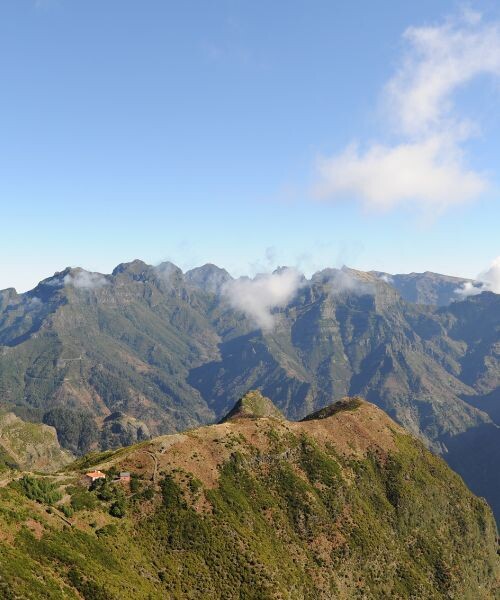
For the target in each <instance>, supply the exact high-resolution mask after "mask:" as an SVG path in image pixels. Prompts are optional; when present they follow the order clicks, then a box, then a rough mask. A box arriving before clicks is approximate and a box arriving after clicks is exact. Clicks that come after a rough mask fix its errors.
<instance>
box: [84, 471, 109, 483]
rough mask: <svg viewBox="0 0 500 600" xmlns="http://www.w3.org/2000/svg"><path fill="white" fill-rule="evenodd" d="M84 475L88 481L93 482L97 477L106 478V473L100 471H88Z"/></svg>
mask: <svg viewBox="0 0 500 600" xmlns="http://www.w3.org/2000/svg"><path fill="white" fill-rule="evenodd" d="M85 477H86V478H87V481H89V482H90V483H94V481H97V480H98V479H106V475H105V473H103V472H102V471H90V472H89V473H85Z"/></svg>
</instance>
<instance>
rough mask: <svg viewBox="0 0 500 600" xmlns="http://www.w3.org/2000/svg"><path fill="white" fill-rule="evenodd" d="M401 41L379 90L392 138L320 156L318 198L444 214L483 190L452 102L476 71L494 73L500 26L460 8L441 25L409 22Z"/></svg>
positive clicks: (465, 123)
mask: <svg viewBox="0 0 500 600" xmlns="http://www.w3.org/2000/svg"><path fill="white" fill-rule="evenodd" d="M403 40H404V43H405V48H406V49H405V53H404V56H403V58H402V60H401V63H400V67H399V69H398V70H397V72H396V73H395V75H394V76H393V77H392V78H391V80H390V81H389V82H388V83H387V84H386V86H385V88H384V92H383V106H384V109H385V112H386V113H387V115H388V121H389V123H390V124H391V125H392V129H393V132H394V133H395V134H396V139H397V142H396V143H389V144H388V143H381V142H375V143H369V144H367V145H365V146H363V147H360V146H359V145H355V144H352V145H350V146H349V147H348V148H346V149H345V150H343V151H342V152H340V153H339V154H337V155H335V156H331V157H323V158H321V159H320V160H319V163H318V173H319V182H318V184H317V193H318V195H319V196H320V197H323V198H325V199H336V198H340V197H352V198H359V199H361V201H362V202H363V203H364V205H365V206H366V207H367V208H370V209H375V210H387V209H391V208H394V207H396V206H399V205H404V204H416V205H418V206H420V207H423V208H424V209H426V210H428V211H443V210H445V209H447V208H449V207H451V206H453V205H456V204H460V203H463V202H466V201H469V200H472V199H475V198H477V197H478V196H480V195H481V193H482V192H483V191H484V190H485V189H486V187H487V184H488V182H487V179H486V177H485V176H484V174H483V173H480V172H477V171H474V170H473V169H471V168H469V167H467V164H466V160H465V155H464V143H465V142H466V141H467V140H469V139H470V138H471V137H472V136H473V135H474V134H475V133H476V132H477V130H478V125H477V124H476V123H474V122H473V121H471V120H469V119H467V118H466V117H464V116H462V115H461V114H460V112H459V111H458V110H457V108H456V106H455V103H454V102H453V99H454V96H455V94H456V92H457V91H459V90H460V89H461V88H462V87H464V86H465V85H466V84H468V83H470V82H471V81H472V80H474V79H476V78H477V77H479V76H481V75H489V76H492V77H494V78H498V77H500V24H499V23H498V22H493V23H484V22H483V20H482V17H481V15H480V14H479V13H475V12H471V11H465V12H462V13H461V14H460V16H459V17H457V18H453V19H448V20H446V21H445V22H444V23H443V24H441V25H436V26H428V27H410V28H409V29H407V30H406V31H405V33H404V36H403Z"/></svg>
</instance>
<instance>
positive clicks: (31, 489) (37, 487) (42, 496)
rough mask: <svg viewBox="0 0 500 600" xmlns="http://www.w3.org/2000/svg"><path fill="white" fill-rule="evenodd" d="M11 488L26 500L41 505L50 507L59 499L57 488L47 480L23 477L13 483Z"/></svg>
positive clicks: (29, 476) (28, 476)
mask: <svg viewBox="0 0 500 600" xmlns="http://www.w3.org/2000/svg"><path fill="white" fill-rule="evenodd" d="M12 486H13V487H14V488H17V489H19V490H20V491H21V492H22V493H23V494H24V495H25V496H26V498H29V499H30V500H35V501H36V502H40V503H42V504H48V505H52V504H55V503H56V502H58V501H59V500H60V499H61V494H60V492H59V491H58V486H57V485H56V484H54V483H51V482H50V481H49V480H48V479H42V478H40V477H32V476H31V475H23V477H21V479H18V480H17V481H15V482H14V483H13V484H12Z"/></svg>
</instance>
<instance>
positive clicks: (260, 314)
mask: <svg viewBox="0 0 500 600" xmlns="http://www.w3.org/2000/svg"><path fill="white" fill-rule="evenodd" d="M301 279H302V275H301V274H300V273H299V271H297V270H296V269H282V270H280V271H275V272H274V273H268V274H265V275H257V276H256V277H255V278H254V279H249V278H247V277H242V278H240V279H234V280H232V281H228V282H227V283H226V284H225V285H224V287H223V288H222V294H223V295H224V296H225V297H226V299H227V300H228V302H229V303H230V304H231V306H232V307H233V308H235V309H236V310H239V311H241V312H244V313H245V314H246V315H247V316H248V317H250V318H251V319H253V321H254V322H255V323H256V325H257V326H258V327H260V328H261V329H263V330H266V331H269V330H271V329H272V328H273V327H274V324H275V320H274V316H273V314H272V310H273V308H276V307H282V306H286V305H287V304H288V303H289V302H290V301H291V300H292V299H293V297H294V296H295V294H296V293H297V290H298V289H299V286H300V283H301Z"/></svg>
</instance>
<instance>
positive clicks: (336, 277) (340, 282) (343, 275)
mask: <svg viewBox="0 0 500 600" xmlns="http://www.w3.org/2000/svg"><path fill="white" fill-rule="evenodd" d="M331 286H332V293H333V295H334V296H337V295H340V294H352V295H355V296H362V295H364V294H374V293H375V286H374V285H373V283H371V282H368V281H363V280H362V279H360V278H359V277H356V276H355V275H354V274H352V273H350V272H349V271H348V270H345V269H340V270H336V271H334V272H333V275H332V276H331Z"/></svg>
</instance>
